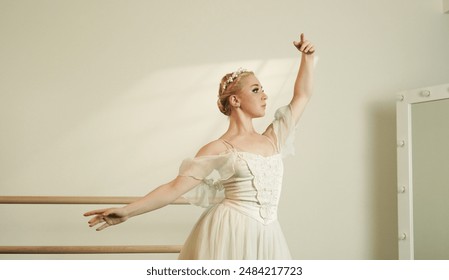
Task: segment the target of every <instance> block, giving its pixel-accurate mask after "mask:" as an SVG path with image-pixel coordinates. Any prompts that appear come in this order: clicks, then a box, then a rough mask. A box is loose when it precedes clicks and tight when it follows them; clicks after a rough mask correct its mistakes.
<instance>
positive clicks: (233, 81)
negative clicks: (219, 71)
mask: <svg viewBox="0 0 449 280" xmlns="http://www.w3.org/2000/svg"><path fill="white" fill-rule="evenodd" d="M250 75H254V73H253V72H252V71H248V70H245V69H239V70H237V71H235V72H232V73H228V74H226V75H224V77H223V78H222V79H221V82H220V87H219V88H218V100H217V106H218V109H219V110H220V112H222V113H223V114H225V115H226V116H230V115H231V104H229V97H230V96H231V95H236V94H237V93H238V92H239V91H240V90H241V89H242V83H241V80H242V79H243V78H245V77H247V76H250Z"/></svg>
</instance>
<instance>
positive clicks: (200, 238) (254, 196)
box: [84, 34, 315, 259]
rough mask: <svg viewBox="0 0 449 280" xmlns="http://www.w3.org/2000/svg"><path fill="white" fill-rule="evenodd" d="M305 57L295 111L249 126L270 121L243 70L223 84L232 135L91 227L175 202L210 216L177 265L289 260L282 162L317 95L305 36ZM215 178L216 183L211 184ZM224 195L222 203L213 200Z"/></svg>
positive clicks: (221, 99) (221, 104)
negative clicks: (260, 128) (260, 127)
mask: <svg viewBox="0 0 449 280" xmlns="http://www.w3.org/2000/svg"><path fill="white" fill-rule="evenodd" d="M293 44H294V45H295V47H296V48H297V49H298V50H299V51H300V52H301V53H302V57H301V64H300V67H299V71H298V75H297V78H296V82H295V85H294V91H293V98H292V100H291V101H290V103H289V104H288V105H286V106H284V107H281V108H279V109H278V110H277V111H276V113H275V118H274V120H273V122H272V123H271V124H270V125H269V126H268V127H267V129H266V130H265V131H264V132H263V133H262V134H260V133H258V132H256V131H255V129H254V127H253V123H252V120H253V119H254V118H259V117H263V116H264V115H265V107H266V102H267V95H266V94H265V92H264V90H263V88H262V85H261V83H260V82H259V80H258V79H257V78H256V76H255V75H254V73H253V72H251V71H248V70H245V69H239V70H237V71H235V72H232V73H229V74H227V75H225V76H224V77H223V78H222V80H221V83H220V87H219V95H218V101H217V104H218V108H219V109H220V111H221V112H222V113H223V114H225V115H227V116H229V128H228V130H227V131H226V132H225V133H224V134H223V135H222V136H221V137H220V138H219V139H217V140H215V141H212V142H210V143H208V144H207V145H205V146H204V147H202V148H201V149H200V150H199V152H198V153H197V155H196V156H195V158H193V159H187V160H184V161H183V163H182V165H181V167H180V170H179V175H178V176H177V177H176V178H175V179H174V180H172V181H171V182H169V183H166V184H164V185H161V186H159V187H158V188H156V189H155V190H153V191H152V192H150V193H149V194H147V195H146V196H144V197H142V198H141V199H139V200H137V201H135V202H133V203H130V204H128V205H126V206H124V207H121V208H108V209H100V210H93V211H90V212H87V213H85V214H84V215H85V216H91V215H94V217H93V218H92V219H91V220H89V225H90V226H91V227H94V226H96V225H99V227H98V228H97V230H98V231H99V230H103V229H105V228H107V227H109V226H111V225H116V224H119V223H122V222H124V221H126V220H127V219H129V218H131V217H133V216H137V215H140V214H143V213H146V212H149V211H153V210H156V209H158V208H161V207H163V206H165V205H167V204H169V203H171V202H172V201H174V200H175V199H177V198H178V197H180V196H182V195H185V196H186V197H189V196H190V197H193V198H192V199H191V200H190V201H191V202H192V203H193V204H197V205H201V206H207V207H208V208H207V209H206V210H205V212H204V213H203V214H202V216H201V217H200V219H199V221H198V222H197V223H196V225H195V226H194V228H193V230H192V232H191V233H190V236H189V237H188V238H187V240H186V242H185V244H184V246H183V248H182V250H181V253H180V255H179V259H290V258H291V256H290V252H289V250H288V247H287V243H286V241H285V238H284V235H283V233H282V231H281V228H280V226H279V223H278V221H277V206H278V201H279V196H280V191H281V186H282V175H283V165H282V155H284V154H286V153H287V152H288V150H289V145H292V142H291V138H292V137H293V136H294V129H295V126H296V123H297V122H298V120H299V118H300V116H301V114H302V113H303V111H304V109H305V107H306V104H307V103H308V102H309V99H310V97H311V94H312V80H313V65H314V52H315V48H314V46H313V45H312V44H311V43H310V42H309V41H307V40H306V39H305V37H304V34H301V36H300V41H295V42H293ZM214 170H215V171H218V174H219V178H218V180H215V181H213V180H212V179H210V178H209V176H210V175H211V173H212V172H213V171H214ZM221 190H224V199H223V200H221V202H219V203H218V204H215V205H212V206H209V200H210V199H212V198H214V197H215V196H216V194H217V193H219V191H221Z"/></svg>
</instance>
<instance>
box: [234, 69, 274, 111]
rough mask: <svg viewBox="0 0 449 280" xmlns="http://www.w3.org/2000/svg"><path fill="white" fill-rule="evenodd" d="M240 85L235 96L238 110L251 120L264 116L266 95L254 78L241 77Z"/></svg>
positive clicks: (252, 76) (250, 76) (251, 76)
mask: <svg viewBox="0 0 449 280" xmlns="http://www.w3.org/2000/svg"><path fill="white" fill-rule="evenodd" d="M240 83H241V89H240V92H239V94H238V95H236V97H237V99H238V100H239V102H240V109H241V110H243V111H244V112H245V113H246V114H248V115H249V116H251V117H253V118H258V117H263V116H265V108H266V106H267V102H266V100H267V95H266V94H265V92H264V90H263V88H262V85H261V84H260V82H259V80H258V79H257V78H256V76H254V75H249V76H246V77H243V78H242V79H241V81H240Z"/></svg>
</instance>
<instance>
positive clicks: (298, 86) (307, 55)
mask: <svg viewBox="0 0 449 280" xmlns="http://www.w3.org/2000/svg"><path fill="white" fill-rule="evenodd" d="M293 44H294V45H295V47H296V48H297V49H298V50H299V51H300V52H301V53H302V55H301V63H300V66H299V71H298V75H297V76H296V81H295V86H294V90H293V98H292V100H291V102H290V106H291V108H292V114H293V119H294V120H295V122H297V121H298V120H299V118H300V117H301V115H302V113H303V112H304V109H305V107H306V105H307V103H308V102H309V100H310V98H311V96H312V91H313V68H314V60H315V55H314V53H315V47H314V46H313V44H312V43H310V42H309V41H307V40H306V39H305V37H304V34H301V40H300V41H299V42H297V41H295V42H293Z"/></svg>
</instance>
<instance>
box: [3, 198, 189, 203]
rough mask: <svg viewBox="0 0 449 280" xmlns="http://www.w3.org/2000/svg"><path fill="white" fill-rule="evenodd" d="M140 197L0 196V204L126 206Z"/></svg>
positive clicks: (180, 199)
mask: <svg viewBox="0 0 449 280" xmlns="http://www.w3.org/2000/svg"><path fill="white" fill-rule="evenodd" d="M139 198H140V197H134V196H0V204H128V203H131V202H133V201H136V200H137V199H139ZM171 204H173V205H185V204H189V202H188V201H187V200H186V199H185V198H178V199H176V200H175V201H173V202H172V203H171Z"/></svg>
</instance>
